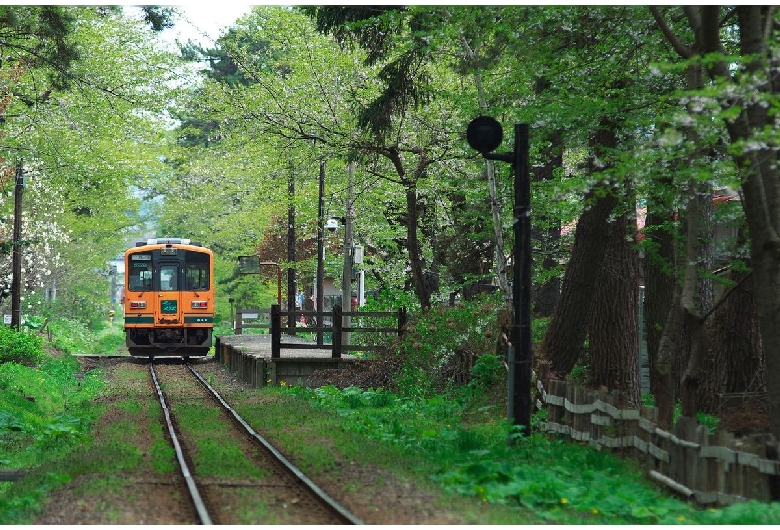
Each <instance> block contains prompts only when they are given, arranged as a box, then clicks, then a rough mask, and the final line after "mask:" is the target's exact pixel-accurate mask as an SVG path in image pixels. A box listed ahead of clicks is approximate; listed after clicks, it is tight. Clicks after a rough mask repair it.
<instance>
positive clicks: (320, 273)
mask: <svg viewBox="0 0 780 530" xmlns="http://www.w3.org/2000/svg"><path fill="white" fill-rule="evenodd" d="M325 164H326V162H325V160H322V161H320V197H319V207H318V209H317V285H316V289H317V293H316V296H317V301H316V304H315V305H316V308H315V310H316V311H317V314H318V316H317V320H316V322H317V328H320V330H319V331H317V346H322V345H323V338H322V337H323V335H322V329H321V328H322V313H323V311H324V310H325V307H324V306H325V293H324V292H323V286H322V284H323V281H324V276H325V264H324V260H325V245H324V244H323V237H324V235H325V232H324V225H325Z"/></svg>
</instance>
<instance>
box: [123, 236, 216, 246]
mask: <svg viewBox="0 0 780 530" xmlns="http://www.w3.org/2000/svg"><path fill="white" fill-rule="evenodd" d="M146 245H191V246H193V247H202V246H203V245H201V244H200V242H199V241H190V240H189V239H187V238H182V237H163V238H156V237H155V238H150V239H147V240H146V241H138V242H136V244H135V246H136V247H145V246H146Z"/></svg>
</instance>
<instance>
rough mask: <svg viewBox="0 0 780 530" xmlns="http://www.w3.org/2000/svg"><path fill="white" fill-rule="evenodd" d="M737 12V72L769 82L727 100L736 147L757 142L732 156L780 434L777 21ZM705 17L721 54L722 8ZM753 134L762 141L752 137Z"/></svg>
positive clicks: (720, 65) (710, 48)
mask: <svg viewBox="0 0 780 530" xmlns="http://www.w3.org/2000/svg"><path fill="white" fill-rule="evenodd" d="M736 10H737V16H738V22H739V34H740V48H741V49H740V52H741V56H742V58H743V59H742V68H741V69H740V70H739V72H740V74H741V75H745V76H751V75H754V76H756V79H764V80H766V81H765V82H764V83H760V84H757V85H756V89H755V91H754V92H752V94H753V96H752V97H751V98H749V99H748V98H744V99H741V100H740V101H737V102H734V101H732V100H731V99H728V100H727V101H724V103H723V104H724V106H726V105H727V106H728V107H729V108H733V107H734V105H735V103H736V104H737V105H740V107H741V112H740V114H739V116H738V117H736V119H734V120H727V121H726V128H727V130H728V133H729V138H730V140H731V143H732V145H736V144H739V143H740V142H744V143H745V144H746V145H755V147H753V148H752V149H750V150H747V149H743V150H742V151H739V152H737V153H734V154H733V157H734V161H735V162H736V165H737V167H738V168H739V172H740V177H741V181H742V192H743V200H742V205H743V208H744V210H745V217H746V218H747V222H748V227H749V228H750V240H751V257H750V263H751V265H752V267H753V278H754V281H755V283H754V285H755V294H756V296H755V299H756V309H757V311H758V321H759V326H760V329H761V343H762V344H763V347H764V361H765V363H766V381H767V393H768V395H769V417H770V425H771V429H772V433H773V434H774V435H775V436H780V172H778V166H777V152H776V150H775V148H776V139H775V140H774V143H772V144H771V145H769V144H765V140H764V137H765V134H764V131H765V130H766V128H767V127H773V126H774V124H775V120H776V118H775V117H774V111H772V112H773V114H772V115H770V114H769V112H770V109H769V108H768V107H767V106H764V101H765V98H764V97H760V93H764V94H771V95H776V94H777V92H778V89H779V88H780V87H778V86H777V82H776V81H774V83H773V82H771V81H769V80H772V79H774V78H775V73H774V68H775V67H774V65H773V64H772V63H771V62H770V61H769V60H768V56H769V51H768V49H767V42H766V39H767V38H774V37H773V32H772V31H768V30H767V28H770V29H771V27H772V25H773V24H774V16H773V10H774V7H773V6H749V5H740V6H738V7H737V8H736ZM701 15H702V16H701V18H702V30H701V34H702V41H703V43H704V46H703V49H702V54H703V55H704V54H707V53H718V52H720V51H721V49H722V46H721V42H720V36H721V33H720V6H703V7H701ZM770 15H772V16H770ZM770 36H772V37H770ZM708 68H709V73H710V77H712V78H713V79H714V78H716V77H725V78H730V77H731V71H730V65H729V64H728V63H726V61H725V60H722V61H717V62H713V63H708ZM756 95H759V97H755V96H756ZM754 135H755V136H759V138H760V139H761V140H760V141H754V140H755V139H754V138H753V137H754Z"/></svg>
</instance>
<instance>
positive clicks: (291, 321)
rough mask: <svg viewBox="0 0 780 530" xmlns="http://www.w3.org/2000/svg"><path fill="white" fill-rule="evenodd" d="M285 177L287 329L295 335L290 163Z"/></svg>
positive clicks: (291, 166) (293, 210)
mask: <svg viewBox="0 0 780 530" xmlns="http://www.w3.org/2000/svg"><path fill="white" fill-rule="evenodd" d="M289 170H290V174H289V175H288V177H287V310H288V311H290V314H289V316H288V317H287V327H288V328H289V330H290V335H295V324H296V320H297V319H296V318H295V301H296V299H297V297H296V295H297V294H298V293H297V292H296V291H297V286H296V281H295V166H294V165H293V164H292V162H290V167H289Z"/></svg>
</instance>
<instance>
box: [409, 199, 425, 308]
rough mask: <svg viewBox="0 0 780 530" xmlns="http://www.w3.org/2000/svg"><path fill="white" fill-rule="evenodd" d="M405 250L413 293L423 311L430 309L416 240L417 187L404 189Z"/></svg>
mask: <svg viewBox="0 0 780 530" xmlns="http://www.w3.org/2000/svg"><path fill="white" fill-rule="evenodd" d="M406 211H407V214H406V219H407V223H406V250H407V251H408V252H409V266H410V267H411V269H412V281H413V285H414V292H415V294H416V295H417V299H418V300H419V301H420V307H421V308H422V309H423V310H424V311H425V310H428V309H429V308H430V307H431V288H430V285H429V284H428V280H427V279H426V277H425V271H424V270H423V260H422V255H421V253H420V241H419V239H418V238H417V224H418V210H417V187H416V186H413V185H407V187H406Z"/></svg>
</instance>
